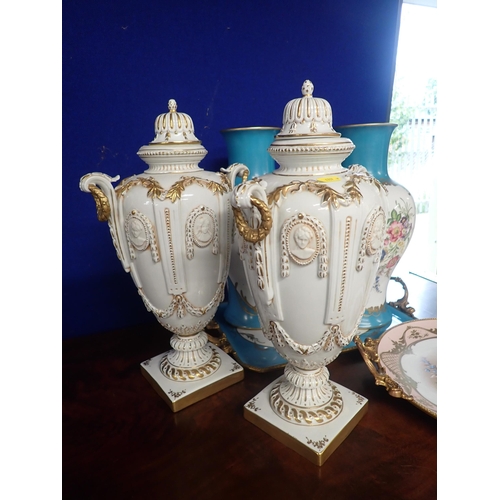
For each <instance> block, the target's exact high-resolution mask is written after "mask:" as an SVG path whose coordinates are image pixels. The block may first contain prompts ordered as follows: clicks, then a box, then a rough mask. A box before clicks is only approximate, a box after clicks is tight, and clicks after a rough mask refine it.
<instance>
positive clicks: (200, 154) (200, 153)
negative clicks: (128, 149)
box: [137, 99, 207, 173]
mask: <svg viewBox="0 0 500 500" xmlns="http://www.w3.org/2000/svg"><path fill="white" fill-rule="evenodd" d="M168 109H169V112H168V113H162V114H161V115H159V116H158V117H157V118H156V120H155V138H154V139H153V140H152V141H151V142H150V143H149V144H147V145H145V146H142V147H141V148H140V149H139V151H137V154H138V156H139V158H141V159H142V160H144V161H145V162H146V163H147V164H148V165H149V168H148V170H146V172H152V173H162V172H164V173H168V172H193V171H196V170H201V169H200V167H199V166H198V163H199V162H200V161H201V160H202V159H203V158H204V157H205V155H206V154H207V150H206V149H205V148H204V147H203V146H202V145H201V141H200V140H198V138H197V137H196V136H195V135H194V125H193V120H192V119H191V117H190V116H189V115H187V114H186V113H179V112H177V103H176V102H175V99H170V100H169V101H168Z"/></svg>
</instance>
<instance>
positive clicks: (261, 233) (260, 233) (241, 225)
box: [233, 196, 273, 243]
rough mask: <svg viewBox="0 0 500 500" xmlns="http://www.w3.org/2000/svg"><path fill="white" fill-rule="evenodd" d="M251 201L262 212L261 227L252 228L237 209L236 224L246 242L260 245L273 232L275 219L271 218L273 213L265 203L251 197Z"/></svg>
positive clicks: (235, 209)
mask: <svg viewBox="0 0 500 500" xmlns="http://www.w3.org/2000/svg"><path fill="white" fill-rule="evenodd" d="M250 201H251V203H252V205H253V206H254V207H255V208H256V209H257V210H258V211H259V212H260V215H261V223H260V226H259V227H258V228H252V227H250V226H249V225H248V223H247V221H246V220H245V217H244V216H243V214H242V213H241V210H240V209H239V208H235V207H233V212H234V219H235V220H234V222H235V224H236V227H237V229H238V232H239V233H240V234H241V236H242V237H243V239H244V240H245V241H248V242H249V243H258V242H259V241H262V240H263V239H264V238H265V237H266V236H267V235H268V234H269V232H270V231H271V227H272V225H273V219H272V216H271V211H270V210H269V207H268V206H267V204H266V203H265V202H264V201H262V200H259V199H258V198H255V197H254V196H251V197H250Z"/></svg>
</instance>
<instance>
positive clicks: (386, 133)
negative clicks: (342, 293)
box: [336, 123, 416, 332]
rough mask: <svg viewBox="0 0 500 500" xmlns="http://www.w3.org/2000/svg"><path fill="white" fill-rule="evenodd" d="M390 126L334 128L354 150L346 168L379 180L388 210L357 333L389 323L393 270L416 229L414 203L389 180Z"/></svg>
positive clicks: (390, 319)
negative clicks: (354, 167) (364, 171)
mask: <svg viewBox="0 0 500 500" xmlns="http://www.w3.org/2000/svg"><path fill="white" fill-rule="evenodd" d="M396 127H397V125H396V124H393V123H367V124H359V125H346V126H340V127H336V130H337V131H338V132H341V133H342V135H343V136H344V137H348V138H349V139H351V140H352V142H353V143H354V144H355V146H356V148H355V149H354V151H353V152H352V153H351V155H350V156H349V158H347V159H346V161H345V162H344V165H345V166H348V165H353V164H360V165H363V166H364V167H366V169H367V171H368V172H369V173H370V174H371V175H373V176H374V177H375V178H376V179H378V180H379V181H380V182H381V183H382V184H383V186H384V187H385V189H386V190H387V195H388V196H387V201H388V210H387V218H386V224H385V233H384V239H383V248H382V254H381V258H380V266H379V269H378V271H377V276H376V279H375V282H374V284H373V287H372V290H371V292H370V295H369V298H368V302H367V305H366V310H365V313H364V315H363V318H362V319H361V322H360V325H359V329H360V331H361V332H366V331H368V330H373V331H378V332H381V331H382V330H383V329H384V328H387V327H388V326H389V325H390V323H391V321H392V314H391V312H390V311H389V310H388V308H387V298H386V295H387V288H388V285H389V281H390V279H391V277H392V275H393V273H394V270H395V268H396V266H397V265H398V263H399V262H400V260H401V258H402V257H403V255H404V253H405V252H406V249H407V248H408V245H409V243H410V240H411V238H412V235H413V231H414V229H415V221H416V208H415V201H414V199H413V197H412V195H411V193H410V192H409V191H408V189H407V188H405V187H404V186H402V185H401V184H398V183H397V182H395V181H394V180H392V179H391V178H390V176H389V172H388V168H387V164H388V152H389V143H390V140H391V136H392V133H393V131H394V129H395V128H396Z"/></svg>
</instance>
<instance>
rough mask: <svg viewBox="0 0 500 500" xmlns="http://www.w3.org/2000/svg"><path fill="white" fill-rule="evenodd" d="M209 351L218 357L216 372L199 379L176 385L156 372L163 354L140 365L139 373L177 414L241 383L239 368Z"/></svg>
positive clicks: (240, 368) (214, 347)
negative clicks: (219, 359)
mask: <svg viewBox="0 0 500 500" xmlns="http://www.w3.org/2000/svg"><path fill="white" fill-rule="evenodd" d="M210 348H211V349H213V350H214V351H216V352H217V353H218V354H219V356H220V358H221V364H220V366H219V368H218V369H217V371H215V372H214V373H212V374H211V375H209V376H207V377H205V378H202V379H199V380H192V381H188V382H177V381H175V380H170V379H168V378H167V377H165V375H163V373H162V372H161V371H160V361H161V360H162V358H163V357H164V356H165V355H166V354H167V352H164V353H162V354H158V356H155V357H154V358H151V359H148V360H146V361H143V362H142V363H141V371H142V374H143V375H144V376H145V377H146V379H147V380H148V381H149V383H150V384H151V385H152V386H153V387H154V389H155V391H156V392H157V393H158V394H159V395H160V396H161V397H162V398H163V399H164V400H165V401H166V403H167V404H168V406H169V407H170V409H171V410H172V411H173V412H177V411H180V410H182V409H184V408H186V407H188V406H190V405H192V404H194V403H197V402H198V401H201V400H202V399H205V398H207V397H208V396H211V395H212V394H215V393H216V392H219V391H221V390H222V389H225V388H226V387H229V386H230V385H233V384H236V383H237V382H239V381H240V380H243V376H244V371H243V368H242V367H241V366H240V365H239V364H238V363H237V362H236V361H234V359H233V358H231V357H230V356H229V355H227V354H226V353H225V352H224V351H222V350H221V349H219V348H218V347H216V346H213V345H211V346H210Z"/></svg>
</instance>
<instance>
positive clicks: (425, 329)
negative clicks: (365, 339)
mask: <svg viewBox="0 0 500 500" xmlns="http://www.w3.org/2000/svg"><path fill="white" fill-rule="evenodd" d="M423 343H426V344H425V345H424V344H423ZM422 348H423V350H424V351H426V352H427V353H428V354H430V355H426V356H422V355H418V354H415V353H414V352H413V351H414V350H415V351H418V350H420V351H421V350H422ZM377 354H378V357H379V363H380V366H381V367H382V368H384V370H385V372H386V375H387V376H388V377H390V378H391V379H392V380H393V381H394V382H395V383H397V384H398V385H399V386H400V387H401V389H402V391H403V392H404V394H405V395H406V396H407V397H408V398H410V402H411V403H412V404H414V405H415V406H417V407H418V408H420V409H421V410H423V411H425V412H426V413H428V414H429V415H431V416H433V417H435V418H437V397H436V396H437V319H436V318H424V319H417V320H412V321H406V322H404V323H400V324H398V325H395V326H393V327H391V328H389V329H388V330H386V331H385V332H384V333H383V334H382V335H381V336H380V338H379V341H378V347H377ZM405 357H406V359H405V360H404V361H408V359H410V358H411V357H414V359H412V361H413V365H415V363H417V366H418V373H417V377H415V376H414V375H413V376H412V374H411V373H408V372H407V371H406V370H405V368H403V359H404V358H405ZM429 358H430V359H429ZM424 389H425V390H424Z"/></svg>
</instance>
